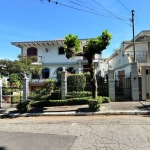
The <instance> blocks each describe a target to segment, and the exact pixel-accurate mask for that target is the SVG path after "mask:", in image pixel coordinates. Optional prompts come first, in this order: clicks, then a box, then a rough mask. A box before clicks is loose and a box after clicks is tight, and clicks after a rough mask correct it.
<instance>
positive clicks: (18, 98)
mask: <svg viewBox="0 0 150 150" xmlns="http://www.w3.org/2000/svg"><path fill="white" fill-rule="evenodd" d="M20 101H22V96H21V97H20V95H13V96H12V103H13V104H14V103H20Z"/></svg>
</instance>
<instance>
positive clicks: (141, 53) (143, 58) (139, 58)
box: [124, 51, 148, 63]
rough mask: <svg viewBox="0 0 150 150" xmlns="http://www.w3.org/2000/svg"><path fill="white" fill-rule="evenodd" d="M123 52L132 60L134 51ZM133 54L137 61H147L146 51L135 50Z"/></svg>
mask: <svg viewBox="0 0 150 150" xmlns="http://www.w3.org/2000/svg"><path fill="white" fill-rule="evenodd" d="M124 54H125V55H128V56H129V57H130V58H131V59H132V61H133V60H134V52H133V51H125V53H124ZM135 56H136V61H137V62H138V63H147V56H148V53H147V51H136V52H135Z"/></svg>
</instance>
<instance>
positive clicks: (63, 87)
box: [61, 67, 67, 99]
mask: <svg viewBox="0 0 150 150" xmlns="http://www.w3.org/2000/svg"><path fill="white" fill-rule="evenodd" d="M66 94H67V75H66V70H65V67H63V71H62V73H61V99H66Z"/></svg>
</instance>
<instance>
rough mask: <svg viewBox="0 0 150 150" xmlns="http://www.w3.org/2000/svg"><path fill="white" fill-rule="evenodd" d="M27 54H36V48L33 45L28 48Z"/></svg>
mask: <svg viewBox="0 0 150 150" xmlns="http://www.w3.org/2000/svg"><path fill="white" fill-rule="evenodd" d="M27 56H37V48H35V47H30V48H28V49H27Z"/></svg>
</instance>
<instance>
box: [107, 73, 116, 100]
mask: <svg viewBox="0 0 150 150" xmlns="http://www.w3.org/2000/svg"><path fill="white" fill-rule="evenodd" d="M108 88H109V89H108V91H109V97H110V99H111V101H115V79H114V70H108Z"/></svg>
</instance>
